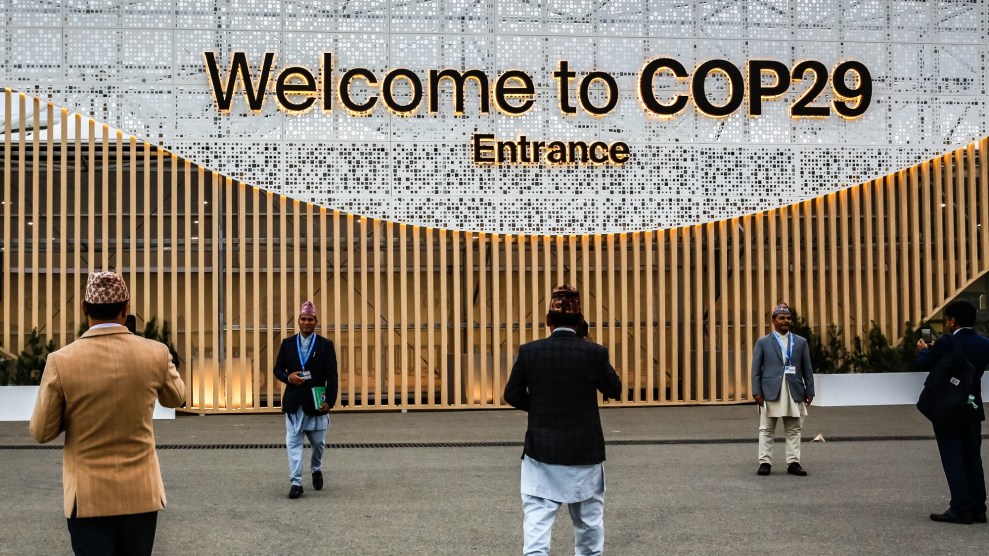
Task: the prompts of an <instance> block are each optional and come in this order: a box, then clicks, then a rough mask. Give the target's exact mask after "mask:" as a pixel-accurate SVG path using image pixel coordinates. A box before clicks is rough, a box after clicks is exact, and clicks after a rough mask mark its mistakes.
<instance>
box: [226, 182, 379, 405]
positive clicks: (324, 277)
mask: <svg viewBox="0 0 989 556" xmlns="http://www.w3.org/2000/svg"><path fill="white" fill-rule="evenodd" d="M228 185H229V184H228ZM317 210H318V211H319V220H318V227H319V234H317V235H316V236H311V237H313V241H314V244H313V249H319V278H318V280H317V284H318V287H319V311H320V314H321V315H323V319H322V321H321V327H322V329H323V336H324V337H326V338H331V334H330V327H331V326H332V327H333V332H334V334H335V333H336V331H337V330H338V329H339V328H340V326H339V323H338V322H337V321H335V320H331V318H330V315H331V314H332V313H331V312H330V306H329V305H327V304H326V290H327V289H329V287H330V280H331V279H334V280H335V278H331V275H330V267H329V253H330V252H331V249H332V248H331V247H330V246H329V245H328V240H329V239H330V238H329V235H330V233H329V230H328V229H327V227H326V225H327V224H326V207H319V208H318V209H317ZM241 237H243V234H241ZM389 252H390V251H389ZM241 260H243V259H241ZM388 268H390V269H391V268H394V265H391V264H390V265H388ZM334 270H336V269H335V268H334ZM334 274H335V272H334ZM331 299H333V305H334V306H335V305H337V298H336V297H331ZM243 322H244V321H243V320H241V323H243ZM388 322H389V323H392V322H394V321H393V320H390V319H389V321H388ZM241 326H243V325H241ZM331 341H332V342H333V348H334V350H337V349H339V347H340V344H338V343H337V341H336V338H335V337H334V338H332V340H331ZM335 356H336V353H334V357H335ZM337 368H338V370H337V380H340V377H339V373H340V372H339V361H338V362H337ZM389 369H391V367H389ZM331 402H332V401H331Z"/></svg>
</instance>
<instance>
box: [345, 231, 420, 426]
mask: <svg viewBox="0 0 989 556" xmlns="http://www.w3.org/2000/svg"><path fill="white" fill-rule="evenodd" d="M359 220H360V229H359V230H358V240H359V244H358V248H357V252H358V253H360V262H361V267H360V271H361V272H360V275H361V291H360V294H361V295H360V299H359V301H358V310H357V319H358V325H359V326H360V329H361V336H360V338H361V343H360V350H361V357H360V360H361V367H360V371H361V407H367V406H368V405H369V404H370V401H369V397H370V391H369V390H368V379H369V378H370V377H369V375H370V374H371V372H373V371H372V369H371V363H370V360H369V357H370V352H371V348H370V342H369V340H370V337H369V334H368V329H369V328H370V326H371V319H370V318H369V317H368V305H369V304H370V303H371V302H372V299H373V298H372V297H371V294H370V292H369V289H368V288H369V286H368V275H367V274H368V263H369V262H371V260H372V258H371V253H370V247H369V246H368V244H367V237H368V233H367V221H368V218H367V217H363V216H362V217H361V218H359ZM416 232H417V233H418V228H416ZM416 239H417V240H418V237H416ZM418 244H419V242H418V241H416V245H417V247H416V249H417V250H418ZM416 268H417V269H418V268H419V266H418V265H416ZM416 290H417V291H418V288H416ZM418 307H419V306H418V304H417V305H416V323H417V324H416V326H417V328H416V330H418V323H420V322H422V320H421V319H420V318H419V313H418ZM418 349H419V343H418V342H416V363H417V364H418V362H419V357H418V355H419V352H418Z"/></svg>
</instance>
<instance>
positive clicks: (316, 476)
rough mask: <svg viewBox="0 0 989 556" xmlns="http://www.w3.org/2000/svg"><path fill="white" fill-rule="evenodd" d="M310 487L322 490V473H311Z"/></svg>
mask: <svg viewBox="0 0 989 556" xmlns="http://www.w3.org/2000/svg"><path fill="white" fill-rule="evenodd" d="M312 487H313V488H314V489H316V490H323V472H322V471H313V473H312Z"/></svg>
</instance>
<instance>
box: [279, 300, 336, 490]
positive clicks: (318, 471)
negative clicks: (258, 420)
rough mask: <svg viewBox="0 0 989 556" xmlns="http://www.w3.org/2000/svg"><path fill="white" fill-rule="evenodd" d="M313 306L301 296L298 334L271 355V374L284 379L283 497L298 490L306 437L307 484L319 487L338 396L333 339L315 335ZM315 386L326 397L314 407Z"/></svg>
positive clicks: (316, 320)
mask: <svg viewBox="0 0 989 556" xmlns="http://www.w3.org/2000/svg"><path fill="white" fill-rule="evenodd" d="M318 322H319V321H318V318H317V316H316V306H315V305H313V303H312V302H311V301H306V302H305V303H303V304H302V307H300V308H299V333H298V334H293V335H292V336H290V337H288V338H286V339H285V340H283V341H282V346H281V348H279V350H278V357H277V359H275V369H274V373H275V378H277V379H278V380H280V381H282V382H284V383H285V391H284V392H283V393H282V413H284V414H285V445H286V447H287V448H288V467H289V481H290V482H291V485H292V486H291V488H290V490H289V493H288V497H289V498H292V499H296V498H298V497H299V496H301V495H302V492H303V489H302V442H303V437H308V438H309V444H310V445H311V446H312V457H311V458H310V460H309V465H310V470H311V471H312V486H313V488H315V489H316V490H320V489H322V488H323V472H322V467H323V448H324V444H323V443H324V441H325V439H326V429H327V428H328V427H329V425H330V417H329V415H328V413H329V411H330V409H332V408H333V405H334V404H335V403H336V400H337V356H336V353H335V352H334V349H333V342H331V341H330V340H328V339H326V338H324V337H322V336H320V335H319V334H316V324H317V323H318ZM317 386H321V387H324V388H326V400H325V401H324V402H323V403H322V404H321V405H319V406H317V405H316V401H315V398H314V397H313V389H314V388H316V387H317Z"/></svg>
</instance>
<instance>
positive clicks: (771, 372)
mask: <svg viewBox="0 0 989 556" xmlns="http://www.w3.org/2000/svg"><path fill="white" fill-rule="evenodd" d="M772 320H773V331H772V333H770V334H769V335H768V336H763V337H762V338H759V340H758V341H757V342H756V344H755V351H754V352H753V354H752V398H753V399H754V400H755V401H756V403H758V404H759V475H769V473H770V472H771V471H772V469H773V435H774V434H775V432H776V423H777V422H778V421H779V420H780V419H783V429H784V430H785V431H786V463H787V467H786V472H787V473H789V474H791V475H797V476H800V477H803V476H806V475H807V471H805V470H804V468H803V467H801V465H800V429H801V428H802V427H803V423H804V417H806V416H807V406H809V405H810V404H811V402H812V401H814V369H813V368H812V367H811V363H810V348H809V347H808V345H807V340H806V339H804V338H802V337H800V336H797V335H796V334H793V333H791V332H790V326H791V325H792V324H793V323H792V321H791V318H790V307H788V306H787V304H786V303H780V304H779V305H777V306H776V308H775V309H773V314H772ZM784 379H785V381H784ZM784 382H785V383H786V386H787V387H786V388H783V383H784Z"/></svg>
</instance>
